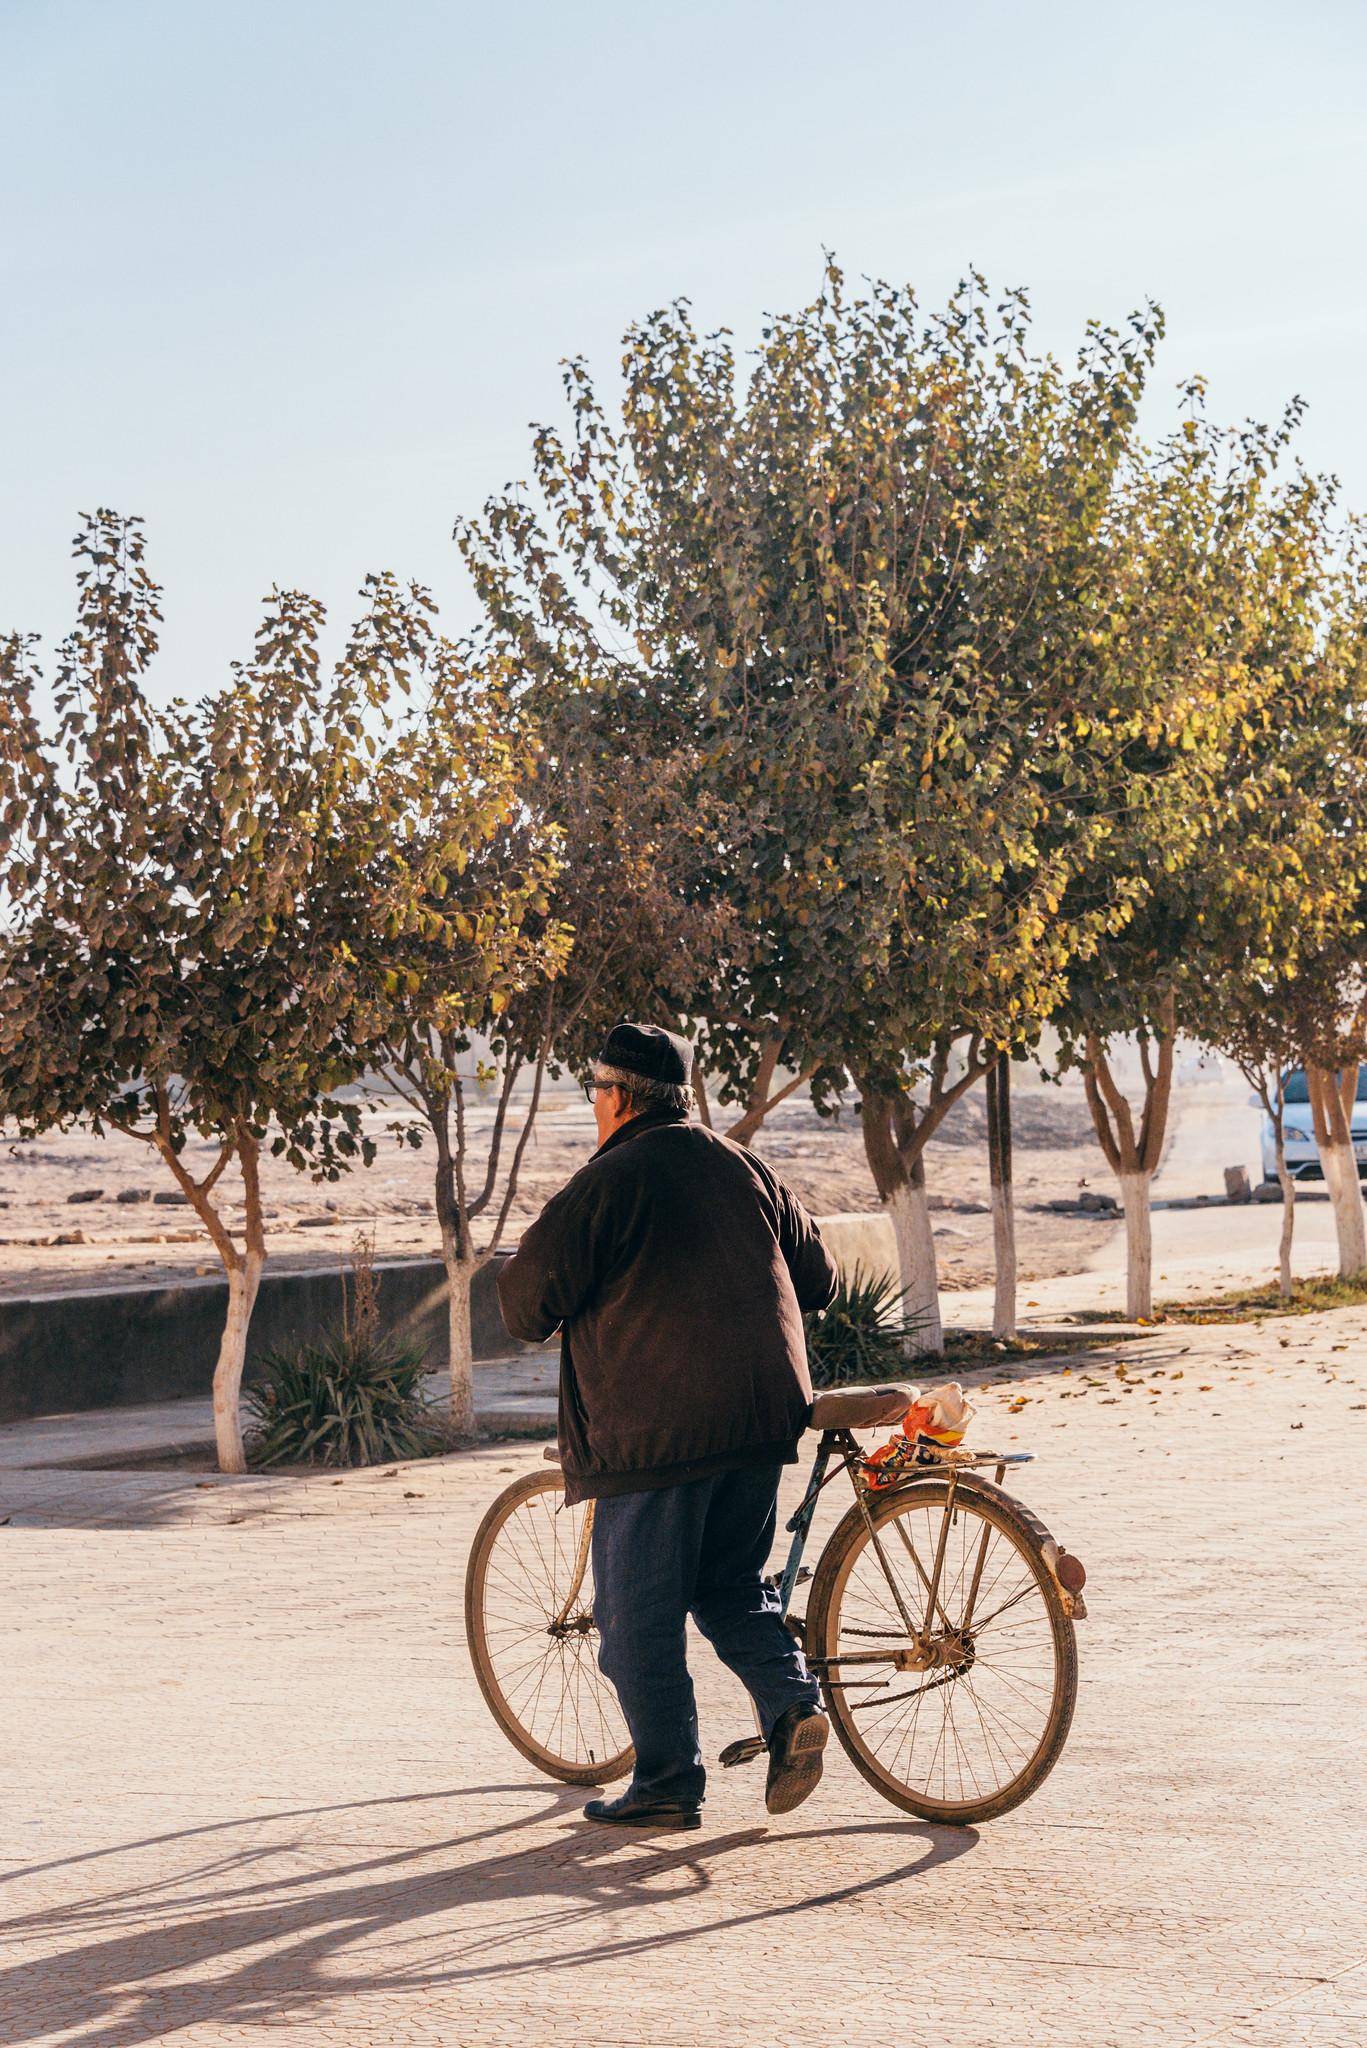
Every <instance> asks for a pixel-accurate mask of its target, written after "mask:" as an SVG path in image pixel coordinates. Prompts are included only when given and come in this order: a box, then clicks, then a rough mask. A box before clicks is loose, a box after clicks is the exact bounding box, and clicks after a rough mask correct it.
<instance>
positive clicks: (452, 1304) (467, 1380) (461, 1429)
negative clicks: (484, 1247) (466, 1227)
mask: <svg viewBox="0 0 1367 2048" xmlns="http://www.w3.org/2000/svg"><path fill="white" fill-rule="evenodd" d="M442 1260H443V1263H444V1264H445V1267H446V1305H447V1327H448V1331H449V1344H450V1352H449V1357H448V1360H447V1371H448V1372H449V1374H450V1380H451V1406H450V1425H451V1429H452V1432H453V1434H455V1435H456V1436H473V1435H474V1431H475V1371H474V1365H475V1360H474V1345H473V1342H472V1339H471V1334H470V1288H471V1285H472V1283H473V1281H474V1277H475V1273H476V1271H477V1270H478V1262H477V1261H476V1260H474V1259H463V1258H461V1256H460V1254H459V1252H458V1251H457V1249H456V1247H455V1245H454V1244H453V1243H447V1244H443V1246H442Z"/></svg>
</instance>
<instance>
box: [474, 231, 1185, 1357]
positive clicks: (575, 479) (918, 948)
mask: <svg viewBox="0 0 1367 2048" xmlns="http://www.w3.org/2000/svg"><path fill="white" fill-rule="evenodd" d="M1027 329H1028V315H1027V311H1026V308H1025V305H1024V302H1023V299H1021V298H1020V297H1019V295H1013V296H1012V297H1009V298H1008V299H1007V301H1006V302H1005V303H1004V305H1003V306H1002V307H1000V308H998V309H997V312H996V315H995V316H990V315H989V312H988V310H987V309H986V307H985V303H984V298H983V290H982V286H981V282H980V280H977V279H971V280H969V282H968V283H967V284H966V285H965V286H964V287H963V288H961V290H960V291H959V292H958V293H956V294H955V295H954V297H953V299H952V300H951V302H950V304H949V306H948V307H947V308H946V309H945V310H944V311H943V312H942V313H939V314H936V315H933V316H929V317H923V316H922V315H921V313H920V312H919V309H918V308H917V306H916V303H915V300H914V297H913V296H912V294H911V293H910V292H908V291H902V290H898V289H896V288H894V287H891V286H888V285H883V284H874V285H872V286H870V287H869V290H868V293H867V295H866V296H864V297H860V298H856V299H854V300H851V299H850V298H849V296H848V294H847V293H846V291H845V287H844V281H843V279H842V277H841V275H840V273H839V271H838V269H837V268H836V267H835V266H834V265H833V264H832V265H830V266H829V268H828V273H827V278H826V283H825V288H824V290H823V292H822V295H821V296H820V298H819V299H818V300H817V301H816V302H815V303H814V304H813V305H811V306H809V307H807V308H805V309H803V310H802V311H800V312H799V313H797V314H795V315H792V316H785V317H783V318H779V319H774V320H772V321H771V322H770V323H769V324H768V326H767V327H766V329H765V332H764V337H763V346H762V348H761V350H760V352H759V355H758V358H757V361H756V364H755V367H754V369H753V371H752V372H751V374H750V376H749V378H748V380H747V381H746V382H745V383H744V385H743V386H738V378H737V366H736V361H735V357H734V353H733V350H732V347H731V343H730V339H729V337H728V336H727V335H726V334H725V333H722V334H718V335H713V336H710V337H707V338H706V339H699V337H698V335H697V334H696V332H695V330H694V327H693V325H692V322H691V319H690V316H689V313H688V310H687V307H686V306H685V305H683V304H676V305H674V306H672V307H670V308H667V309H666V310H664V311H662V312H660V313H657V314H655V315H652V316H651V317H650V318H649V319H648V320H646V321H644V322H642V323H640V324H639V325H638V326H637V327H634V328H633V329H632V330H630V332H629V333H628V336H627V338H626V353H625V360H624V375H625V389H624V393H623V398H622V403H621V408H620V423H618V422H617V420H616V419H615V418H610V417H609V414H608V411H607V409H606V408H605V406H604V405H603V403H602V402H601V401H600V399H599V397H598V395H597V392H596V390H595V388H594V385H593V382H592V380H591V378H590V376H589V373H588V370H587V369H586V367H585V366H584V365H583V364H582V363H572V364H571V365H570V366H569V369H568V371H567V376H566V388H567V393H568V397H569V400H570V406H571V414H572V418H571V427H570V434H569V437H568V438H566V437H563V436H562V435H561V434H560V433H558V432H556V431H553V430H551V429H546V428H543V429H541V430H540V431H539V433H538V436H537V442H536V470H537V480H538V484H539V486H540V492H541V496H542V499H543V501H544V504H545V507H546V516H545V519H544V520H543V519H542V518H540V517H538V516H537V515H536V514H535V513H534V512H533V510H532V509H531V508H530V507H529V506H528V505H527V504H526V503H525V502H524V501H523V500H522V499H521V498H519V497H505V498H503V499H499V500H495V501H493V502H492V503H491V504H490V506H489V507H487V508H486V513H485V517H484V520H483V521H482V522H481V523H480V524H479V525H478V526H476V527H470V528H466V529H465V530H464V532H463V542H464V545H465V547H466V551H467V557H468V559H469V560H470V562H471V566H472V569H473V570H474V573H475V577H476V582H477V585H478V587H479V589H480V592H481V595H482V597H483V599H484V602H485V605H486V608H487V610H488V612H489V615H490V617H491V618H492V619H493V620H494V621H495V622H496V624H497V625H498V627H499V629H500V630H501V631H504V632H505V633H506V634H507V635H508V636H509V639H510V640H511V641H512V642H513V643H514V644H516V645H517V646H518V647H519V649H520V651H521V654H522V657H523V658H524V660H526V661H527V662H528V664H529V665H531V666H532V667H534V668H537V669H538V670H544V669H545V668H546V667H547V666H553V665H555V664H561V665H564V664H566V663H567V662H568V663H570V664H572V665H574V664H577V665H578V667H579V668H580V669H581V670H582V671H583V672H584V673H585V674H607V675H612V676H616V677H621V676H624V675H626V676H629V677H630V678H631V679H632V685H633V687H634V688H636V689H638V690H639V691H640V692H641V693H642V694H643V695H648V696H649V697H650V698H651V700H652V701H653V703H654V704H655V705H656V706H657V708H658V715H659V734H660V743H659V745H658V746H657V749H656V751H655V752H654V753H653V754H652V755H651V757H650V758H651V759H652V761H653V762H658V761H660V760H661V759H665V758H669V759H672V760H678V759H680V758H683V757H686V758H687V760H688V763H689V765H688V771H687V772H688V774H689V776H690V778H691V781H692V786H693V788H694V790H695V792H696V793H698V795H699V796H701V795H702V794H704V793H705V794H706V795H707V796H708V797H709V798H710V799H711V800H712V802H713V803H714V804H715V806H716V808H717V811H718V814H719V815H720V817H721V818H722V819H723V820H724V821H725V822H724V826H723V829H721V830H720V831H719V833H718V836H717V840H716V844H715V847H714V851H713V858H712V862H711V873H710V878H709V879H710V888H711V892H712V894H713V895H714V897H720V898H724V899H725V900H726V901H727V903H728V904H729V905H730V907H731V910H732V912H733V916H734V924H733V930H734V938H733V941H732V943H731V944H730V945H728V946H725V947H722V948H719V949H718V952H717V954H716V957H715V959H714V961H713V963H712V966H711V971H710V974H709V975H708V977H707V979H706V981H705V982H704V983H703V984H702V985H701V986H700V987H699V988H698V990H697V992H696V995H695V997H694V999H693V1003H694V1006H695V1014H696V1015H697V1016H698V1017H699V1019H700V1046H701V1048H702V1050H703V1052H704V1053H705V1057H706V1064H707V1068H708V1071H709V1074H710V1075H711V1076H712V1078H713V1081H714V1085H715V1088H716V1094H717V1099H718V1101H719V1102H720V1103H722V1104H726V1103H731V1104H734V1105H736V1106H737V1107H739V1109H740V1112H741V1114H740V1117H739V1119H738V1121H737V1122H736V1123H735V1124H734V1125H733V1126H732V1134H733V1135H735V1136H737V1137H739V1138H741V1139H743V1140H745V1141H746V1142H749V1141H751V1140H753V1138H754V1137H755V1135H756V1133H757V1132H758V1130H759V1128H760V1127H761V1124H762V1121H763V1118H764V1116H765V1115H766V1114H767V1113H768V1112H769V1111H770V1110H771V1109H772V1108H773V1107H774V1106H776V1104H777V1103H778V1102H779V1101H781V1100H782V1099H783V1097H784V1096H785V1095H786V1094H788V1093H790V1092H791V1091H792V1090H793V1089H794V1088H795V1087H798V1086H801V1085H802V1083H803V1082H804V1081H805V1080H811V1081H812V1082H813V1083H814V1085H815V1087H816V1090H817V1096H818V1100H819V1101H820V1102H821V1103H822V1104H823V1105H824V1106H830V1105H831V1104H832V1103H833V1102H834V1100H835V1099H836V1098H837V1097H838V1093H839V1090H840V1088H841V1086H842V1084H843V1082H844V1079H845V1076H846V1073H847V1071H849V1070H853V1071H855V1072H856V1073H857V1074H858V1077H859V1083H860V1091H861V1097H862V1103H863V1110H862V1116H863V1123H864V1129H865V1133H866V1140H867V1144H868V1149H869V1157H870V1162H871V1164H872V1166H873V1169H874V1174H875V1179H876V1181H877V1183H878V1186H879V1190H880V1193H881V1194H882V1195H883V1196H884V1198H885V1199H886V1200H887V1201H888V1203H889V1206H890V1209H891V1211H892V1213H893V1217H894V1222H895V1223H896V1225H897V1228H898V1234H899V1242H900V1243H901V1245H902V1249H903V1272H904V1277H905V1278H907V1279H908V1281H909V1283H910V1287H911V1292H912V1296H913V1299H914V1301H915V1303H916V1305H917V1307H918V1310H919V1309H921V1308H926V1312H927V1314H928V1316H929V1317H933V1304H932V1305H931V1306H929V1307H927V1304H926V1300H925V1297H926V1296H927V1295H930V1296H933V1294H934V1277H933V1257H932V1256H931V1254H932V1252H933V1247H932V1243H931V1239H930V1233H929V1223H928V1218H927V1215H926V1211H925V1204H924V1199H923V1192H924V1191H923V1178H924V1176H923V1173H922V1170H921V1167H920V1164H919V1162H920V1159H921V1154H922V1151H923V1148H924V1144H925V1142H926V1140H927V1139H928V1138H929V1136H930V1135H931V1133H932V1132H933V1130H934V1129H935V1128H937V1127H938V1124H939V1122H940V1120H941V1118H942V1117H943V1115H944V1113H945V1112H946V1111H947V1109H948V1108H949V1107H950V1106H951V1105H952V1103H953V1101H955V1100H957V1098H958V1096H959V1094H961V1093H962V1091H963V1088H964V1087H966V1086H970V1085H972V1083H973V1082H974V1081H975V1080H976V1079H978V1078H980V1076H981V1075H982V1074H983V1073H984V1072H985V1071H986V1070H987V1067H988V1065H989V1064H990V1063H991V1061H992V1059H993V1058H994V1057H995V1047H996V1045H997V1044H998V1043H1012V1042H1015V1041H1016V1040H1017V1039H1019V1038H1021V1037H1028V1035H1029V1033H1030V1032H1031V1031H1033V1030H1035V1029H1037V1023H1036V1022H1035V1021H1034V1020H1035V1019H1036V1018H1037V1017H1038V1015H1039V1014H1042V1012H1043V1011H1044V1010H1045V1009H1047V991H1048V989H1049V988H1050V987H1051V986H1053V985H1055V984H1056V983H1057V979H1058V963H1059V960H1060V958H1062V957H1063V956H1064V955H1066V954H1067V953H1068V952H1069V951H1070V949H1073V948H1076V946H1078V945H1079V944H1085V943H1086V930H1085V924H1086V920H1085V919H1084V921H1083V927H1080V928H1078V929H1076V930H1066V929H1065V927H1064V926H1063V925H1062V924H1058V925H1055V924H1054V922H1053V920H1054V911H1053V910H1052V909H1051V908H1050V907H1049V906H1050V904H1051V902H1052V903H1053V904H1054V907H1055V908H1056V907H1057V899H1058V896H1059V894H1060V892H1061V889H1062V887H1063V885H1064V883H1065V881H1066V880H1067V878H1068V877H1069V875H1070V874H1071V872H1072V865H1071V864H1072V863H1073V862H1074V861H1076V860H1077V859H1078V858H1080V857H1081V852H1082V849H1081V846H1080V843H1079V833H1078V831H1077V830H1076V829H1074V828H1073V827H1072V826H1071V825H1070V824H1068V823H1067V817H1066V813H1062V812H1061V813H1060V817H1061V819H1062V820H1063V824H1064V826H1065V827H1066V829H1062V828H1057V829H1056V830H1055V833H1054V835H1053V843H1051V842H1050V834H1049V833H1047V832H1045V831H1044V830H1043V829H1042V828H1043V826H1044V824H1045V822H1046V820H1047V819H1048V816H1049V812H1048V807H1047V805H1046V804H1045V802H1044V801H1043V799H1041V798H1039V797H1038V796H1037V794H1036V792H1035V790H1034V787H1033V785H1032V784H1031V781H1030V777H1029V775H1028V773H1027V772H1026V764H1027V756H1028V753H1029V750H1030V748H1031V746H1032V745H1036V744H1038V743H1040V742H1041V741H1042V742H1043V743H1045V745H1046V748H1047V750H1051V762H1052V764H1053V765H1054V767H1055V769H1056V772H1057V774H1058V776H1059V778H1060V779H1061V780H1064V781H1066V780H1067V779H1068V777H1069V776H1070V774H1071V773H1072V770H1071V769H1070V767H1069V765H1068V764H1069V760H1070V758H1071V756H1072V754H1073V753H1074V751H1075V746H1074V734H1073V731H1072V727H1071V724H1070V723H1069V722H1068V720H1067V719H1066V718H1065V716H1064V714H1063V710H1062V708H1061V693H1062V689H1063V683H1061V682H1060V676H1061V675H1062V673H1063V672H1062V671H1061V668H1060V648H1061V646H1062V645H1063V643H1064V641H1065V638H1066V630H1065V629H1066V625H1067V624H1068V623H1069V622H1070V621H1071V620H1073V619H1075V615H1076V602H1075V600H1073V599H1072V598H1071V596H1070V594H1069V582H1068V573H1067V571H1068V564H1069V561H1070V560H1071V559H1072V557H1070V555H1069V552H1068V551H1069V549H1070V548H1071V549H1072V550H1073V554H1074V555H1075V554H1076V552H1077V550H1078V549H1079V548H1085V547H1086V546H1087V545H1089V544H1090V541H1089V536H1090V534H1091V532H1092V530H1093V529H1094V528H1095V527H1096V525H1097V523H1098V521H1099V519H1100V516H1101V513H1102V511H1103V510H1104V507H1105V504H1106V499H1107V491H1108V479H1109V476H1110V474H1111V472H1112V470H1113V468H1114V466H1115V463H1116V461H1117V459H1118V454H1119V451H1120V450H1122V449H1123V447H1124V446H1125V444H1126V440H1127V437H1128V436H1129V434H1130V432H1131V430H1132V424H1133V417H1134V409H1135V405H1136V402H1137V397H1138V393H1139V390H1140V389H1141V388H1142V380H1143V374H1144V368H1145V366H1146V363H1147V360H1148V356H1149V354H1150V352H1151V349H1152V345H1153V341H1154V338H1155V334H1156V325H1155V322H1154V321H1153V319H1152V318H1151V317H1149V316H1143V317H1141V318H1140V319H1138V320H1137V321H1136V322H1135V323H1134V324H1133V325H1132V327H1131V329H1130V330H1129V332H1128V333H1127V335H1126V336H1124V337H1120V336H1115V335H1111V334H1109V333H1106V332H1104V331H1101V330H1096V331H1095V332H1093V333H1092V334H1091V335H1090V336H1089V338H1088V342H1087V344H1086V346H1085V348H1084V351H1083V358H1082V360H1081V361H1080V363H1079V365H1078V369H1077V372H1076V375H1075V376H1074V378H1073V379H1072V380H1071V381H1069V380H1066V379H1064V378H1063V377H1062V376H1061V374H1060V373H1059V372H1058V371H1057V370H1056V369H1055V367H1054V366H1053V365H1052V364H1049V363H1043V364H1041V363H1038V362H1036V361H1034V360H1033V359H1031V358H1030V357H1029V355H1028V350H1027V347H1026V335H1027ZM1055 557H1057V562H1058V565H1059V566H1058V567H1057V568H1055V566H1054V558H1055ZM1027 643H1028V644H1029V645H1030V646H1031V647H1032V648H1033V650H1034V660H1033V666H1032V664H1031V662H1030V661H1028V660H1027V659H1026V657H1025V653H1024V649H1025V648H1026V646H1027ZM1029 679H1033V684H1034V688H1035V692H1036V695H1035V700H1034V707H1033V711H1032V713H1031V717H1033V719H1034V721H1035V722H1034V725H1033V726H1032V725H1031V722H1030V718H1029V717H1027V718H1025V719H1022V718H1021V716H1020V711H1021V705H1022V701H1023V696H1024V694H1025V692H1026V688H1027V681H1028V680H1029ZM1063 682H1064V683H1066V684H1067V686H1068V687H1070V688H1071V687H1074V686H1075V677H1074V675H1073V672H1072V671H1068V672H1067V674H1066V676H1064V678H1063ZM1083 729H1084V730H1085V726H1084V728H1083ZM1099 829H1101V828H1100V827H1097V826H1094V825H1093V824H1091V823H1090V822H1085V823H1084V826H1083V830H1084V831H1085V832H1095V831H1097V830H1099ZM1091 914H1092V915H1093V916H1099V917H1100V918H1101V919H1102V921H1106V920H1108V919H1112V918H1114V917H1115V916H1117V915H1119V914H1120V909H1119V908H1118V907H1117V905H1115V904H1112V905H1111V906H1109V907H1107V908H1106V909H1104V910H1103V911H1101V912H1097V913H1091ZM1046 926H1048V928H1049V929H1050V930H1051V931H1052V932H1053V935H1054V936H1053V940H1052V942H1051V944H1050V945H1048V946H1042V945H1041V943H1040V934H1041V933H1042V932H1043V931H1044V930H1045V928H1046ZM965 976H967V981H965ZM985 991H988V992H989V993H985ZM994 1032H995V1034H996V1035H995V1036H993V1035H992V1034H993V1033H994ZM975 1034H976V1035H975ZM959 1045H962V1046H966V1047H967V1056H966V1058H965V1059H964V1060H963V1061H962V1062H960V1063H959V1064H956V1062H958V1060H959V1056H958V1054H957V1053H956V1052H955V1047H956V1046H959ZM951 1068H954V1072H953V1075H952V1076H951ZM783 1069H786V1070H787V1072H788V1074H789V1076H790V1078H788V1079H786V1080H782V1082H781V1085H779V1078H780V1073H781V1070H783ZM916 1074H924V1075H925V1076H926V1077H927V1078H928V1079H929V1081H930V1084H931V1089H932V1094H931V1099H930V1101H929V1102H928V1103H927V1104H925V1105H924V1106H921V1105H918V1103H917V1100H916V1097H915V1095H914V1092H913V1091H912V1090H911V1088H910V1087H909V1086H908V1083H909V1081H910V1080H911V1079H912V1078H913V1077H914V1076H915V1075H916ZM931 1341H932V1342H936V1343H937V1342H938V1337H937V1336H936V1334H935V1332H934V1330H933V1327H932V1329H931Z"/></svg>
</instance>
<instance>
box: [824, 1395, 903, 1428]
mask: <svg viewBox="0 0 1367 2048" xmlns="http://www.w3.org/2000/svg"><path fill="white" fill-rule="evenodd" d="M915 1399H916V1389H915V1388H914V1387H903V1386H895V1385H894V1386H887V1387H824V1388H823V1389H822V1391H821V1392H820V1393H819V1394H818V1395H817V1397H816V1399H815V1400H814V1401H813V1402H812V1416H811V1421H810V1422H809V1423H808V1424H807V1427H808V1428H809V1429H873V1428H875V1427H876V1426H877V1425H878V1424H879V1423H883V1422H896V1420H897V1419H898V1417H899V1416H900V1415H905V1413H906V1411H907V1409H908V1408H910V1406H911V1404H912V1402H913V1401H914V1400H915Z"/></svg>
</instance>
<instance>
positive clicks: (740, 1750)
mask: <svg viewBox="0 0 1367 2048" xmlns="http://www.w3.org/2000/svg"><path fill="white" fill-rule="evenodd" d="M768 1753H769V1745H768V1743H767V1742H766V1741H765V1740H764V1737H763V1736H762V1735H742V1736H741V1738H740V1741H739V1742H728V1743H727V1745H726V1747H725V1749H724V1750H723V1751H722V1753H721V1755H720V1756H719V1757H718V1758H717V1762H718V1763H719V1764H724V1765H725V1767H726V1769H727V1770H728V1771H729V1770H730V1769H731V1766H732V1765H733V1764H748V1763H749V1761H750V1759H751V1758H752V1757H756V1756H767V1755H768Z"/></svg>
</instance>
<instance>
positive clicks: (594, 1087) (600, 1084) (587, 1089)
mask: <svg viewBox="0 0 1367 2048" xmlns="http://www.w3.org/2000/svg"><path fill="white" fill-rule="evenodd" d="M619 1085H620V1084H619V1083H618V1082H616V1081H585V1083H584V1093H585V1095H586V1096H587V1097H588V1099H589V1101H590V1102H592V1101H593V1098H594V1096H595V1095H596V1094H597V1093H598V1090H599V1089H600V1088H616V1087H618V1086H619Z"/></svg>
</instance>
